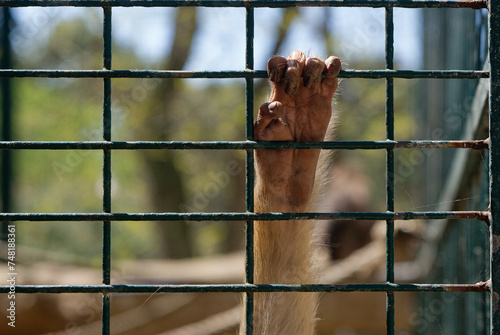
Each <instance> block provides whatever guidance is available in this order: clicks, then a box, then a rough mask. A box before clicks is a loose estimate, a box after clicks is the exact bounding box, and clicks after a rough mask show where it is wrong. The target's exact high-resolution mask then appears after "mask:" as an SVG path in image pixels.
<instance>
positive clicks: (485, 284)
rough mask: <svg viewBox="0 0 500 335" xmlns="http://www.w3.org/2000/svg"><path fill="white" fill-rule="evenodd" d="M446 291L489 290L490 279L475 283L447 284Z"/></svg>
mask: <svg viewBox="0 0 500 335" xmlns="http://www.w3.org/2000/svg"><path fill="white" fill-rule="evenodd" d="M444 289H445V291H446V292H489V291H490V289H491V283H490V281H489V280H488V281H481V282H478V283H475V284H451V285H445V286H444Z"/></svg>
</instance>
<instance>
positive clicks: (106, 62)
mask: <svg viewBox="0 0 500 335" xmlns="http://www.w3.org/2000/svg"><path fill="white" fill-rule="evenodd" d="M103 10H104V22H103V43H104V48H103V68H104V69H105V70H111V7H104V8H103ZM102 109H103V112H102V121H103V139H104V141H111V79H110V78H104V79H103V108H102ZM102 207H103V212H104V213H111V150H110V149H104V150H103V197H102ZM102 282H103V284H104V285H110V284H111V222H110V221H104V222H103V242H102ZM110 300H111V298H110V295H109V294H103V296H102V334H103V335H107V334H110V318H111V306H110V305H111V301H110Z"/></svg>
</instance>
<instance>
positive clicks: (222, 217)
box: [0, 211, 488, 222]
mask: <svg viewBox="0 0 500 335" xmlns="http://www.w3.org/2000/svg"><path fill="white" fill-rule="evenodd" d="M332 219H336V220H340V219H349V220H441V219H476V220H481V221H485V222H488V212H485V211H447V212H340V213H250V212H248V213H228V212H225V213H0V220H3V221H249V220H251V221H255V220H259V221H277V220H332Z"/></svg>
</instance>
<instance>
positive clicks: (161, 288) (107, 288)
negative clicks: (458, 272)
mask: <svg viewBox="0 0 500 335" xmlns="http://www.w3.org/2000/svg"><path fill="white" fill-rule="evenodd" d="M9 289H10V288H9V286H0V293H8V292H9ZM488 291H489V285H488V283H485V282H479V283H476V284H393V283H380V284H376V283H375V284H309V285H307V284H306V285H285V284H256V285H254V284H232V285H231V284H229V285H221V284H217V285H18V286H16V293H106V294H112V293H155V294H156V293H188V292H198V293H208V292H219V293H220V292H233V293H240V292H488Z"/></svg>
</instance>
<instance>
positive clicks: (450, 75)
mask: <svg viewBox="0 0 500 335" xmlns="http://www.w3.org/2000/svg"><path fill="white" fill-rule="evenodd" d="M0 77H9V78H25V77H42V78H168V79H171V78H173V79H175V78H184V79H185V78H195V79H198V78H210V79H227V78H267V72H266V71H263V70H253V69H246V70H243V71H184V70H111V69H103V70H42V69H36V70H24V69H19V70H18V69H0ZM338 77H339V78H364V79H383V78H404V79H415V78H436V79H478V78H488V77H489V72H488V71H479V70H446V71H441V70H425V71H424V70H418V71H413V70H391V69H386V70H342V71H341V72H340V73H339V75H338Z"/></svg>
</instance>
